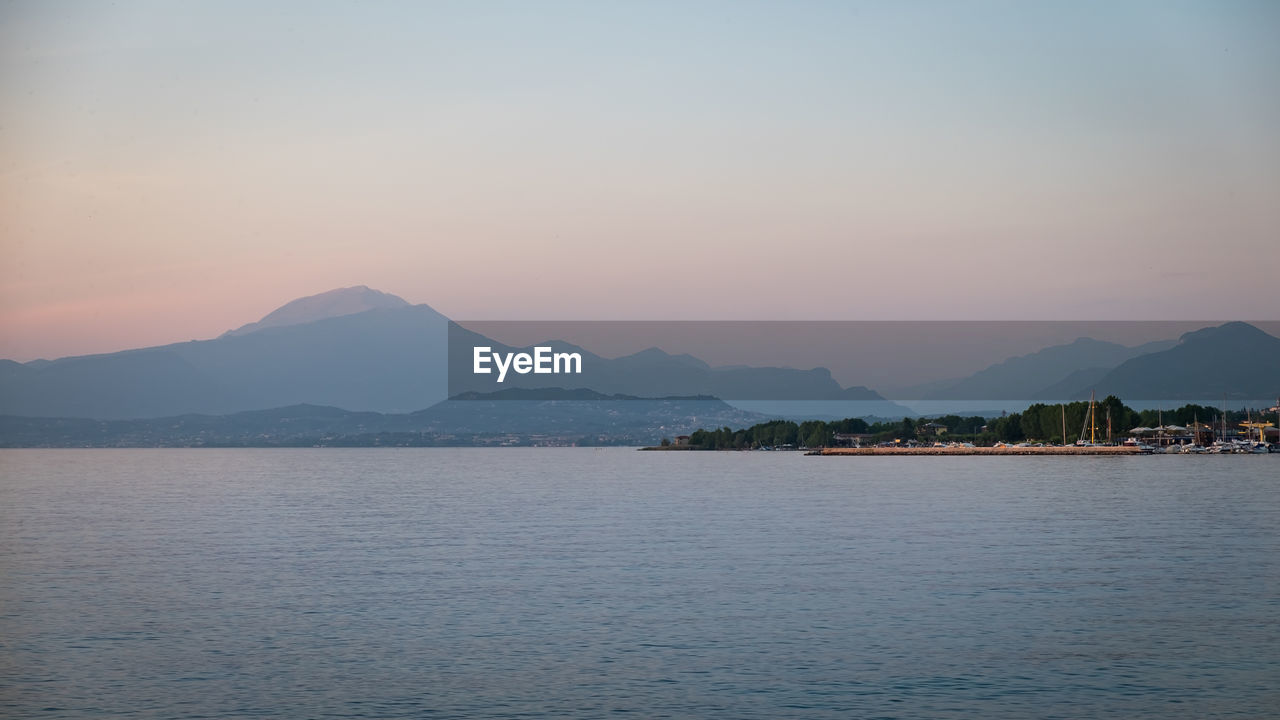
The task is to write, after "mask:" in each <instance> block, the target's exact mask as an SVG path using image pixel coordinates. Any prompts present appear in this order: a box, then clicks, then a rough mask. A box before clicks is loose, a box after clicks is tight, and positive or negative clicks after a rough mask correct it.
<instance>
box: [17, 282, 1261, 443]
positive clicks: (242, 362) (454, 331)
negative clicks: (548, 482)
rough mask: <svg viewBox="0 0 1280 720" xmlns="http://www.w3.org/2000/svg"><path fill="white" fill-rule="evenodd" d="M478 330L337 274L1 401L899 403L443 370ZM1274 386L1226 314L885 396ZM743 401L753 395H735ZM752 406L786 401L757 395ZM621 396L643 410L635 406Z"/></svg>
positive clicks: (638, 371) (75, 413) (827, 379)
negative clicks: (333, 279)
mask: <svg viewBox="0 0 1280 720" xmlns="http://www.w3.org/2000/svg"><path fill="white" fill-rule="evenodd" d="M763 340H767V339H763ZM476 344H485V345H489V346H491V347H493V348H494V349H495V350H497V351H504V352H516V351H521V350H528V349H529V348H517V347H512V346H507V345H504V344H502V343H500V342H496V341H494V340H492V339H490V338H487V337H484V336H483V335H479V334H477V333H474V332H472V331H470V330H468V329H466V328H463V327H461V326H458V325H457V324H455V323H452V322H451V321H450V320H449V319H448V318H446V317H445V316H444V315H442V314H440V313H438V312H436V311H435V310H434V309H432V308H431V307H430V306H427V305H411V304H409V303H408V302H406V301H404V300H403V299H401V298H398V297H396V296H394V295H390V294H387V293H382V292H379V291H377V290H373V289H371V288H368V287H365V286H358V287H352V288H342V289H339V290H333V291H330V292H327V293H321V294H319V295H314V296H310V297H307V298H300V299H298V300H295V301H292V302H290V303H287V304H286V305H284V306H282V307H280V308H279V309H277V310H275V311H273V312H271V313H269V314H267V315H266V316H265V317H263V318H262V319H260V320H259V321H257V322H254V323H249V324H247V325H243V326H241V327H239V328H236V329H234V330H231V331H229V332H227V333H224V334H223V335H221V336H219V337H217V338H214V339H210V340H200V341H190V342H183V343H173V344H170V345H163V346H158V347H150V348H141V349H137V350H128V351H123V352H117V353H108V354H100V355H88V356H80V357H68V358H60V359H57V360H51V361H49V360H38V361H32V362H28V363H18V362H14V361H10V360H0V415H6V416H17V417H26V418H87V419H92V420H95V421H103V420H138V419H147V418H174V417H183V416H191V415H205V416H235V415H236V414H237V413H244V412H251V411H265V410H270V409H273V408H282V407H296V406H305V407H312V406H322V407H332V408H342V409H343V411H344V412H349V413H359V412H371V413H378V414H381V415H384V416H409V415H412V414H414V413H416V412H419V411H423V410H426V409H431V408H435V407H436V406H437V405H438V404H440V403H442V401H444V400H446V399H447V398H448V397H449V396H455V397H457V398H458V400H456V401H454V402H450V403H447V404H445V405H441V408H440V409H439V410H436V413H437V415H436V416H435V417H437V419H438V420H439V421H440V422H439V423H437V424H436V425H433V426H431V427H433V428H435V430H433V432H444V431H446V430H448V429H449V428H451V427H452V428H455V429H456V428H470V429H471V430H473V431H476V432H480V431H482V430H483V429H484V428H483V427H482V426H481V425H468V423H477V422H480V421H481V420H483V422H484V423H492V422H494V421H495V419H496V418H498V417H499V416H501V415H502V413H513V412H515V410H514V406H505V405H503V403H507V402H511V398H512V397H514V395H513V394H512V393H510V392H507V393H498V394H494V391H495V390H510V391H532V390H539V389H541V390H542V391H547V392H550V390H549V388H552V387H566V388H584V389H587V390H585V391H586V392H590V393H596V394H598V395H600V396H601V397H596V398H594V399H592V400H587V399H584V398H581V397H570V396H568V395H564V394H563V393H565V392H567V391H564V390H559V391H557V392H559V393H562V394H561V395H558V396H556V397H542V398H537V400H538V401H539V402H561V403H563V402H567V401H580V402H599V401H601V399H602V398H604V397H607V398H608V399H609V401H610V402H618V403H622V402H634V400H628V399H627V398H637V397H639V398H650V399H653V398H671V397H681V398H691V397H692V398H696V397H704V398H705V397H714V398H720V399H727V400H731V401H797V402H802V401H819V402H824V403H825V402H848V403H851V404H858V405H859V406H860V407H862V408H863V411H862V412H849V413H848V414H849V415H874V416H879V417H894V416H897V417H901V416H904V415H908V414H911V413H910V411H909V410H908V409H907V408H905V407H903V406H901V405H896V404H894V403H892V402H890V401H888V400H886V399H885V398H884V397H883V396H882V395H881V394H879V393H877V392H876V391H874V390H871V389H868V388H866V387H862V386H851V387H842V386H841V384H840V383H839V382H837V381H836V380H835V379H834V378H833V377H832V375H831V373H830V372H829V371H828V370H826V369H825V368H821V367H818V368H812V369H807V370H803V369H792V368H781V367H747V366H741V365H737V366H728V367H713V366H711V365H709V364H708V363H706V362H704V361H702V360H701V359H699V358H696V357H693V356H690V355H679V354H670V353H667V352H665V351H663V350H661V349H659V348H649V349H646V350H642V351H640V352H637V353H633V354H630V355H626V356H622V357H616V358H606V357H602V356H599V355H596V354H594V353H592V352H590V351H589V350H587V349H585V348H580V347H577V346H574V345H570V344H568V343H565V342H561V341H548V342H547V343H542V344H544V345H550V346H552V347H554V348H556V349H557V350H561V351H572V352H579V353H581V354H582V356H583V368H584V372H583V374H582V375H575V376H563V375H551V376H535V375H532V374H530V375H515V374H512V375H509V376H508V381H507V382H506V383H504V384H503V385H501V386H495V385H494V384H493V383H492V381H491V379H487V378H484V377H483V376H475V375H472V374H470V373H468V372H454V373H449V372H448V369H449V366H450V363H463V364H464V365H463V366H464V367H469V366H470V362H471V357H470V354H469V353H470V349H471V347H472V346H473V345H476ZM941 350H942V351H945V348H944V349H941ZM459 353H462V356H459V355H458V354H459ZM456 367H457V366H456V365H455V368H456ZM1278 386H1280V339H1277V338H1276V337H1274V336H1272V335H1269V334H1267V333H1265V332H1263V331H1262V330H1260V329H1258V328H1256V327H1254V326H1252V325H1249V324H1246V323H1227V324H1224V325H1220V326H1217V327H1206V328H1203V329H1200V330H1197V331H1194V332H1189V333H1186V334H1184V335H1182V336H1181V337H1180V338H1179V339H1178V340H1177V341H1172V340H1170V341H1164V342H1158V343H1149V344H1146V345H1138V346H1133V347H1128V346H1124V345H1119V344H1116V343H1110V342H1103V341H1099V340H1096V339H1091V338H1079V339H1077V340H1076V341H1074V342H1072V343H1068V344H1064V345H1057V346H1053V347H1047V348H1044V349H1041V350H1039V351H1037V352H1034V353H1030V354H1028V355H1024V356H1020V357H1014V358H1008V359H1006V360H1003V361H1001V362H998V363H994V364H992V365H991V366H990V367H988V368H985V369H983V370H982V371H979V372H977V373H975V374H973V375H971V376H969V377H965V378H956V379H953V380H946V381H938V382H934V383H928V384H925V385H918V386H915V387H912V388H906V389H903V390H901V391H898V392H897V393H895V394H894V395H893V399H895V400H896V399H899V398H901V399H903V400H906V399H915V398H925V399H931V400H940V401H951V400H956V401H959V400H1011V401H1013V400H1024V399H1025V400H1063V399H1068V400H1069V399H1081V398H1087V397H1088V396H1089V394H1090V393H1091V392H1095V391H1096V392H1097V393H1098V395H1099V397H1102V396H1103V395H1106V394H1115V395H1117V396H1119V397H1121V398H1123V399H1125V400H1133V399H1145V400H1161V401H1178V400H1182V401H1193V400H1194V401H1207V400H1215V401H1217V400H1222V399H1223V398H1226V399H1228V400H1231V401H1254V400H1263V399H1268V398H1274V397H1275V396H1276V395H1277V394H1280V387H1278ZM522 399H523V400H525V401H529V400H533V399H535V398H531V397H525V398H522ZM477 400H480V401H482V402H483V403H485V404H487V405H491V406H493V409H492V410H491V411H489V415H487V416H485V415H484V414H483V413H481V414H479V415H477V414H476V413H479V412H480V411H479V409H478V407H479V406H472V407H470V408H469V409H463V408H464V407H465V406H467V403H468V402H476V401H477ZM742 405H743V407H747V408H751V405H750V404H749V403H747V402H743V403H742ZM504 408H505V409H504ZM562 409H563V408H560V409H558V410H557V411H556V412H557V413H559V412H560V410H562ZM755 409H758V410H760V411H761V412H764V413H768V414H770V415H797V414H798V413H788V412H786V411H785V410H784V409H782V408H781V407H780V406H774V405H767V404H766V405H764V406H761V405H760V404H759V403H758V402H757V405H756V408H755ZM578 411H579V412H586V411H585V410H582V408H579V409H578ZM632 411H634V412H637V413H641V412H642V410H641V408H640V406H635V407H633V408H632ZM719 411H720V410H717V412H719ZM643 412H648V411H647V410H645V411H643ZM833 412H836V411H833ZM450 413H452V414H451V415H450ZM823 414H826V413H823ZM566 417H567V416H566ZM584 417H585V415H584ZM241 419H242V420H243V419H245V418H244V417H241ZM645 422H648V420H646V421H645ZM658 424H659V425H661V423H658ZM414 427H415V428H417V426H414ZM488 427H490V428H492V427H494V426H493V425H492V424H490V425H489V426H488ZM565 427H567V426H565ZM583 427H584V428H585V427H586V425H584V426H583ZM526 429H527V428H526ZM408 431H410V430H406V432H408ZM412 431H414V432H421V431H422V430H421V429H420V428H417V429H413V430H412ZM397 432H398V431H397Z"/></svg>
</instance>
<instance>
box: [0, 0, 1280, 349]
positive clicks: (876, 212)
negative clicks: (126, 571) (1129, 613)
mask: <svg viewBox="0 0 1280 720" xmlns="http://www.w3.org/2000/svg"><path fill="white" fill-rule="evenodd" d="M1277 67H1280V5H1276V4H1274V3H1268V2H1243V1H1242V2H1226V3H1210V2H1122V3H1117V4H1111V5H1106V6H1102V7H1098V6H1084V5H1077V4H1068V3H1063V4H1033V5H1008V4H998V3H974V4H966V5H963V6H950V5H937V6H921V5H913V6H906V5H901V4H890V3H836V2H806V3H786V4H783V3H738V2H733V3H730V2H699V3H694V4H682V3H645V4H599V3H570V2H555V3H540V4H536V5H534V4H521V3H507V2H486V3H446V2H442V3H430V4H421V5H413V4H407V5H392V4H384V5H357V6H349V5H339V4H328V3H306V4H302V3H277V4H272V5H270V6H267V7H262V6H259V5H251V4H248V3H242V2H223V3H190V4H181V5H175V4H169V3H160V2H120V3H112V4H99V3H90V2H84V3H56V4H54V3H40V2H11V3H7V4H4V5H3V6H0V128H3V132H0V357H4V358H13V359H19V360H30V359H33V358H38V357H46V358H53V357H60V356H67V355H79V354H86V353H97V352H110V351H116V350H123V349H128V348H133V347H142V346H150V345H158V344H164V343H169V342H179V341H184V340H189V339H197V338H209V337H215V336H217V335H219V334H221V333H222V332H225V331H226V330H229V329H232V328H235V327H238V326H240V325H243V324H245V323H247V322H251V321H254V320H257V319H258V318H260V317H262V316H263V315H265V314H266V313H268V312H270V311H271V310H273V309H275V308H276V307H279V306H280V305H282V304H284V303H285V302H288V301H289V300H292V299H294V298H297V297H301V296H305V295H312V294H315V293H318V292H322V291H325V290H329V289H331V288H335V287H344V286H351V285H357V284H365V285H368V286H370V287H373V288H377V289H379V290H383V291H386V292H390V293H394V294H396V295H399V296H401V297H404V298H405V299H406V300H408V301H409V302H411V303H426V304H429V305H431V306H432V307H434V308H435V309H437V310H439V311H440V312H442V313H444V314H445V315H448V316H450V317H454V318H469V319H504V320H509V319H543V320H545V319H574V320H578V319H580V320H592V319H646V320H653V319H715V320H735V319H740V320H775V319H788V320H829V319H841V320H845V319H847V320H867V319H930V320H952V319H965V320H1012V319H1045V320H1078V319H1124V320H1195V321H1201V320H1203V321H1213V320H1217V319H1220V318H1237V317H1246V318H1247V317H1251V316H1257V315H1260V314H1264V313H1265V309H1266V308H1267V307H1269V306H1271V305H1273V304H1274V294H1275V290H1274V283H1275V277H1276V275H1277V273H1278V272H1280V259H1277V258H1280V254H1278V253H1275V252H1274V250H1273V249H1269V248H1272V246H1273V245H1274V244H1275V228H1276V227H1277V226H1280V202H1277V199H1280V135H1278V134H1277V133H1276V132H1275V129H1276V128H1277V127H1280V83H1277V82H1276V81H1275V70H1274V69H1275V68H1277Z"/></svg>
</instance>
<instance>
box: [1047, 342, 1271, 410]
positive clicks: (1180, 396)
mask: <svg viewBox="0 0 1280 720" xmlns="http://www.w3.org/2000/svg"><path fill="white" fill-rule="evenodd" d="M1090 392H1097V393H1099V394H1100V395H1116V396H1117V397H1121V398H1124V399H1126V400H1127V399H1134V400H1186V401H1192V400H1200V401H1214V400H1218V401H1221V400H1223V399H1224V398H1225V399H1226V400H1246V401H1248V400H1265V399H1268V398H1275V397H1277V396H1278V395H1280V338H1277V337H1274V336H1272V335H1269V334H1267V333H1265V332H1263V331H1262V330H1260V329H1258V328H1256V327H1254V326H1253V325H1250V324H1248V323H1243V322H1229V323H1225V324H1223V325H1219V326H1217V327H1207V328H1202V329H1200V330H1195V331H1192V332H1189V333H1185V334H1184V335H1183V336H1182V337H1181V338H1180V339H1179V340H1178V344H1177V345H1175V346H1174V347H1171V348H1169V349H1167V350H1163V351H1160V352H1154V353H1149V354H1145V355H1140V356H1138V357H1135V358H1132V359H1130V360H1127V361H1125V362H1123V363H1121V364H1120V365H1119V366H1117V367H1116V368H1114V369H1112V370H1111V371H1109V372H1108V373H1106V374H1105V375H1103V376H1102V377H1100V378H1098V380H1097V381H1096V382H1095V383H1092V384H1091V386H1081V387H1080V388H1078V389H1077V391H1076V392H1075V393H1074V395H1073V396H1072V397H1074V398H1077V399H1080V398H1085V397H1088V395H1089V393H1090Z"/></svg>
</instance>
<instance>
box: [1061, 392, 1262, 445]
mask: <svg viewBox="0 0 1280 720" xmlns="http://www.w3.org/2000/svg"><path fill="white" fill-rule="evenodd" d="M1276 406H1277V407H1276V414H1277V416H1280V399H1277V400H1276ZM1061 407H1062V444H1063V445H1066V444H1067V403H1066V401H1065V400H1064V401H1063V403H1062V406H1061Z"/></svg>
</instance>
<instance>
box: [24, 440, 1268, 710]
mask: <svg viewBox="0 0 1280 720" xmlns="http://www.w3.org/2000/svg"><path fill="white" fill-rule="evenodd" d="M612 714H619V715H623V714H625V715H630V716H633V717H643V718H824V717H832V718H834V717H841V718H847V717H860V718H916V717H964V718H1027V717H1043V718H1097V717H1115V718H1203V717H1229V716H1239V717H1249V718H1260V717H1277V716H1280V456H1276V455H1271V456H1199V457H1190V456H1188V457H1184V456H1154V457H1128V458H1112V457H996V458H988V457H903V458H898V457H883V458H882V457H865V458H863V457H858V458H840V457H831V458H822V457H804V456H802V455H800V454H798V453H762V452H755V453H710V452H707V453H698V452H649V453H643V452H635V451H634V450H629V449H607V450H594V449H523V448H513V449H421V450H419V449H368V450H337V449H307V450H47V451H46V450H6V451H0V715H3V716H5V717H14V718H21V717H41V718H81V717H91V716H103V715H128V716H130V717H142V718H153V717H154V718H197V717H218V718H222V717H275V718H322V717H327V718H400V717H406V718H407V717H413V718H417V717H426V718H598V717H601V716H603V715H612Z"/></svg>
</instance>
